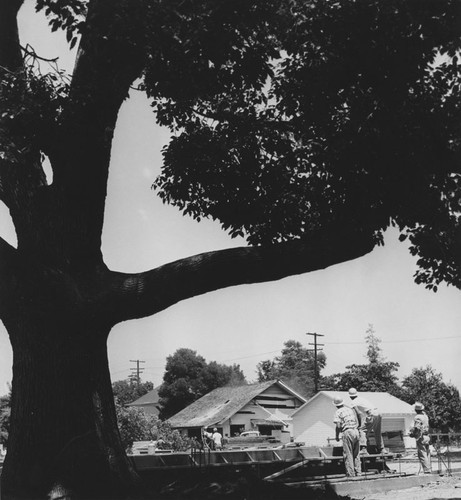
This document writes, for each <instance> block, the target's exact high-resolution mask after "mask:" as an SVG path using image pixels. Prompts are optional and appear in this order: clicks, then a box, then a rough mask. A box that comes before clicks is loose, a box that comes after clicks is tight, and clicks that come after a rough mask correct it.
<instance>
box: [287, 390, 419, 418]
mask: <svg viewBox="0 0 461 500" xmlns="http://www.w3.org/2000/svg"><path fill="white" fill-rule="evenodd" d="M359 396H363V397H364V398H365V399H368V401H370V403H373V404H374V405H376V408H378V411H379V412H380V413H381V415H397V414H398V415H410V414H411V415H414V414H415V411H414V409H413V406H411V405H409V404H408V403H405V401H402V400H401V399H399V398H396V397H395V396H392V395H391V394H389V393H388V392H362V391H360V392H359ZM320 397H327V398H328V399H330V400H331V402H332V403H333V400H334V399H335V398H337V397H341V398H343V399H344V404H345V405H346V406H347V405H348V404H349V403H351V399H350V398H349V393H348V392H347V391H320V392H318V393H317V394H316V395H315V396H313V397H312V398H311V399H309V401H307V403H306V404H304V405H303V406H301V407H300V408H298V409H297V410H295V411H294V412H293V415H292V416H294V415H295V414H297V413H299V412H300V411H301V410H302V409H304V408H306V407H307V406H309V405H310V404H311V403H312V402H313V401H315V400H316V399H317V398H320Z"/></svg>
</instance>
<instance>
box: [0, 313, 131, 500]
mask: <svg viewBox="0 0 461 500" xmlns="http://www.w3.org/2000/svg"><path fill="white" fill-rule="evenodd" d="M55 307H58V308H59V305H58V304H56V306H55ZM75 312H77V311H74V313H75ZM79 313H83V314H82V316H85V314H84V311H79ZM46 316H47V315H45V318H43V317H40V311H36V312H35V314H33V316H30V315H29V314H27V312H26V313H25V314H22V315H20V316H19V315H18V316H16V317H13V318H9V320H8V321H7V325H6V326H7V328H8V331H9V334H10V337H11V341H12V345H13V356H14V364H13V400H12V413H11V432H10V437H9V442H8V453H7V456H6V460H5V465H4V469H3V474H2V488H1V489H2V498H4V499H19V498H21V499H27V500H30V499H35V498H37V499H39V498H72V499H74V498H91V499H95V498H98V499H99V498H110V499H116V498H125V497H126V496H127V494H133V490H134V488H135V487H136V486H135V485H136V475H135V473H134V471H133V470H132V468H131V467H130V464H129V462H128V459H127V457H126V455H125V453H124V450H123V449H122V445H121V441H120V435H119V432H118V428H117V422H116V416H115V408H114V401H113V396H112V389H111V382H110V376H109V367H108V360H107V348H106V338H107V333H108V327H107V326H105V325H102V324H98V322H97V321H93V322H91V324H90V322H88V321H83V322H82V321H79V319H78V317H77V315H74V314H70V313H69V312H68V311H67V312H64V313H63V312H62V311H60V310H59V309H56V312H55V315H54V317H48V318H47V317H46ZM66 317H67V318H66Z"/></svg>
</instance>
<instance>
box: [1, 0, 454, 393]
mask: <svg viewBox="0 0 461 500" xmlns="http://www.w3.org/2000/svg"><path fill="white" fill-rule="evenodd" d="M20 36H21V42H22V44H23V45H25V44H26V43H29V44H30V45H31V46H32V47H34V49H35V50H36V51H37V52H38V53H39V54H40V55H41V56H43V57H47V58H52V57H56V56H59V57H60V64H61V65H62V66H63V67H65V68H67V69H68V70H69V71H71V70H72V61H73V56H74V55H75V54H72V53H68V52H67V51H66V49H65V39H64V36H62V35H61V34H54V35H53V36H50V35H49V34H48V32H47V29H46V27H45V23H44V21H43V19H39V20H37V18H36V15H35V14H34V13H33V9H32V7H31V2H30V0H27V1H26V5H25V7H24V8H23V11H22V12H21V18H20ZM168 138H169V134H168V131H166V130H164V129H160V128H159V127H158V126H157V125H156V124H155V116H154V114H153V112H152V110H151V109H150V107H149V103H148V101H147V100H146V98H145V97H144V96H143V95H142V94H141V93H139V92H135V91H133V92H132V93H131V95H130V99H129V100H127V101H126V102H125V103H124V105H123V106H122V109H121V111H120V114H119V119H118V124H117V128H116V131H115V139H114V145H113V151H112V160H111V167H110V174H109V182H108V196H107V200H106V213H105V221H104V231H103V247H102V250H103V255H104V260H105V262H106V264H107V265H108V266H109V268H110V269H113V270H116V271H123V272H139V271H145V270H148V269H152V268H155V267H157V266H159V265H162V264H165V263H167V262H171V261H173V260H176V259H180V258H183V257H187V256H190V255H194V254H197V253H200V252H205V251H211V250H218V249H223V248H228V247H231V246H241V245H243V244H244V241H243V240H241V239H231V238H230V237H229V236H228V235H226V233H225V232H223V231H222V230H221V228H220V226H219V224H218V223H217V222H213V221H202V222H200V223H197V222H196V221H194V220H193V219H191V218H189V217H185V216H183V215H181V213H180V212H179V211H178V210H177V209H175V208H174V207H170V206H166V205H163V204H162V202H161V201H160V199H159V198H158V197H157V196H156V195H155V192H154V191H153V190H152V189H151V186H152V183H153V182H154V180H155V177H156V176H157V175H158V173H159V172H160V168H161V148H162V146H163V145H164V144H166V143H167V141H168ZM0 235H1V236H2V237H4V238H5V239H6V240H8V241H9V242H11V243H13V244H14V243H15V235H14V228H13V227H12V224H11V221H10V219H9V215H8V212H7V210H6V208H5V207H4V206H0ZM415 270H416V259H415V258H414V257H412V256H411V255H410V254H409V252H408V248H407V247H406V245H405V244H404V243H400V242H399V241H398V235H397V233H396V231H395V230H391V231H388V232H387V233H386V235H385V246H384V247H378V248H376V249H375V250H373V252H371V253H370V254H368V255H366V256H365V257H362V258H360V259H356V260H353V261H349V262H345V263H343V264H339V265H336V266H332V267H330V268H328V269H326V270H321V271H317V272H312V273H308V274H304V275H300V276H293V277H289V278H285V279H282V280H280V281H276V282H271V283H265V284H255V285H244V286H238V287H232V288H227V289H223V290H219V291H215V292H212V293H208V294H205V295H202V296H199V297H194V298H191V299H188V300H185V301H183V302H181V303H179V304H176V305H174V306H172V307H170V308H169V309H167V310H165V311H163V312H161V313H159V314H157V315H155V316H152V317H149V318H144V319H141V320H133V321H127V322H124V323H121V324H119V325H117V326H116V327H115V328H114V329H113V331H112V332H111V334H110V337H109V340H108V353H109V362H110V370H111V375H112V379H113V380H114V381H115V380H121V379H124V378H126V377H128V376H129V375H130V374H131V373H133V369H134V368H135V367H136V363H134V362H133V361H136V360H140V361H143V363H140V366H141V368H142V369H143V372H142V374H141V377H142V379H143V380H150V381H152V382H153V383H154V385H155V386H158V385H160V384H161V382H162V376H163V372H164V367H165V361H166V357H167V356H169V355H171V354H173V353H174V352H175V351H176V350H177V349H179V348H182V347H187V348H190V349H193V350H195V351H196V352H197V353H198V354H200V355H202V356H203V357H204V358H205V359H206V360H207V361H218V362H220V363H226V364H233V363H236V364H239V365H240V367H241V368H242V370H243V371H244V373H245V375H246V377H247V379H248V380H249V381H255V380H256V378H257V374H256V365H257V363H258V362H260V361H262V360H265V359H273V358H274V357H275V356H277V355H279V354H280V351H281V349H282V348H283V343H284V342H286V341H287V340H289V339H293V340H297V341H299V342H301V343H302V344H303V345H304V346H306V347H312V346H309V342H312V341H313V339H312V337H311V336H308V335H306V333H309V332H311V333H312V332H316V333H319V334H321V335H323V336H324V337H322V338H321V340H319V342H321V343H323V344H324V346H323V347H322V349H323V351H324V353H325V355H326V359H327V365H326V369H325V370H324V372H323V373H324V374H325V375H328V374H331V373H337V372H341V371H344V369H345V367H346V366H347V365H350V364H352V363H365V362H366V357H365V354H366V345H365V341H364V338H365V334H366V330H367V328H368V327H369V325H370V324H372V325H373V328H374V331H375V334H376V335H377V336H378V337H379V338H380V339H381V340H382V343H381V347H382V353H383V355H384V357H385V358H386V359H387V360H389V361H397V362H398V363H400V369H399V372H398V376H399V378H400V379H402V378H403V377H405V376H407V375H409V374H410V372H411V370H412V369H413V368H419V367H424V366H427V365H431V366H432V367H433V368H434V369H435V370H436V371H438V372H440V373H442V375H443V377H444V380H445V381H446V382H452V383H453V384H455V385H456V386H457V387H458V388H461V370H459V360H460V359H461V291H459V290H457V289H455V288H452V287H445V286H440V287H439V291H438V292H437V293H434V292H431V291H428V290H426V289H425V288H424V287H422V286H418V285H416V284H414V282H413V274H414V272H415ZM11 365H12V353H11V347H10V344H9V339H8V335H7V333H6V330H5V329H4V327H3V325H1V324H0V394H3V393H5V392H6V391H7V383H8V382H10V381H11Z"/></svg>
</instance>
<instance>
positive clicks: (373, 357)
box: [365, 324, 384, 364]
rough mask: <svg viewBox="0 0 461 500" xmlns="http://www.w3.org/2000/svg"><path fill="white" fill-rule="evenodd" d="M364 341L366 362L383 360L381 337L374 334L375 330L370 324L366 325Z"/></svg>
mask: <svg viewBox="0 0 461 500" xmlns="http://www.w3.org/2000/svg"><path fill="white" fill-rule="evenodd" d="M365 342H366V343H367V355H366V357H367V358H368V362H369V363H370V364H373V363H380V362H383V361H384V357H383V355H382V350H381V346H380V344H381V339H380V338H379V337H377V336H376V334H375V330H374V328H373V325H372V324H369V325H368V328H367V331H366V335H365Z"/></svg>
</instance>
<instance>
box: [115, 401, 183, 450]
mask: <svg viewBox="0 0 461 500" xmlns="http://www.w3.org/2000/svg"><path fill="white" fill-rule="evenodd" d="M116 413H117V424H118V428H119V431H120V436H121V439H122V443H123V446H124V448H125V449H127V448H129V447H131V445H132V444H133V441H161V443H158V447H159V448H160V449H168V450H173V451H184V450H185V449H187V448H188V447H189V444H190V443H189V440H188V439H184V438H183V437H182V436H181V434H180V433H179V432H178V431H177V430H173V429H172V428H171V425H170V424H169V423H168V422H162V421H161V420H160V419H159V418H158V417H157V416H155V415H148V414H146V413H145V412H144V411H143V410H141V409H139V408H134V407H125V406H123V405H121V404H120V403H118V402H116Z"/></svg>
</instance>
